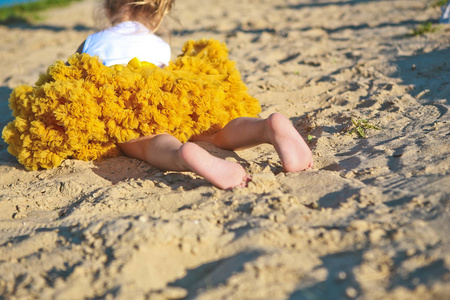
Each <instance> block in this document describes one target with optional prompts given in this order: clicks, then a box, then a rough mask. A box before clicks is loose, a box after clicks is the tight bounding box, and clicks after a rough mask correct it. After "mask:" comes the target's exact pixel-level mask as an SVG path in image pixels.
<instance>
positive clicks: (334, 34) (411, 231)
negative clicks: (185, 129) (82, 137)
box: [0, 0, 450, 300]
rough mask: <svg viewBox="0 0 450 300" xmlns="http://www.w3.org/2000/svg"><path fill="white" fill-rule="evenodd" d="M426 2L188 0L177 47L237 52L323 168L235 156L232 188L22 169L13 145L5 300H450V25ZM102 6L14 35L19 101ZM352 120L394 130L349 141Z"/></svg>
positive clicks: (1, 180)
mask: <svg viewBox="0 0 450 300" xmlns="http://www.w3.org/2000/svg"><path fill="white" fill-rule="evenodd" d="M432 3H434V1H426V0H417V1H416V0H409V1H401V0H398V1H397V0H387V1H382V0H372V1H370V0H366V1H364V0H359V1H358V0H341V1H338V0H317V1H314V0H303V1H300V0H297V1H294V0H277V1H267V0H266V1H264V0H228V1H195V0H179V1H177V3H176V8H175V10H174V11H173V13H172V17H171V18H168V19H166V22H165V26H164V28H163V30H162V31H161V35H162V37H163V38H164V39H165V40H166V41H168V42H169V43H170V44H171V45H172V49H173V57H176V55H177V54H178V53H179V52H180V50H181V47H182V45H183V43H184V42H185V41H186V40H188V39H199V38H216V39H219V40H221V41H224V42H226V43H227V45H228V48H229V49H230V57H231V59H233V60H235V61H237V65H238V68H239V70H240V71H241V73H242V77H243V80H244V82H245V83H246V84H247V85H248V87H249V90H250V93H251V94H252V95H253V96H255V97H257V98H258V99H259V100H260V101H261V103H262V106H263V111H262V113H261V116H263V117H266V116H268V115H269V114H270V113H272V112H281V113H283V114H285V115H286V116H288V117H289V118H290V119H291V120H292V122H293V123H294V124H295V126H296V128H297V129H298V130H299V132H300V133H301V134H302V135H303V136H304V137H305V138H307V136H308V135H310V136H311V138H312V139H311V140H310V141H309V144H310V146H311V148H312V149H313V152H314V159H315V166H314V169H313V170H309V171H305V172H302V173H299V174H284V173H282V172H281V171H282V168H281V165H280V163H279V161H278V157H277V155H276V153H275V152H274V150H273V149H272V148H271V147H269V146H266V145H262V146H259V147H256V148H253V149H250V150H245V151H239V152H236V153H233V152H229V151H223V150H219V149H216V148H214V147H212V146H210V145H207V144H202V145H203V146H205V147H206V148H207V149H208V150H209V151H211V152H212V153H214V154H215V155H218V156H220V157H224V158H226V159H229V160H234V161H238V162H240V163H241V164H242V165H243V166H244V167H245V168H246V169H247V170H248V172H249V173H250V174H252V176H253V181H252V182H251V183H250V184H249V186H248V187H247V188H244V189H236V190H232V191H221V190H219V189H216V188H214V187H213V186H211V185H210V184H209V183H208V182H206V181H205V180H203V179H201V178H199V177H196V176H194V175H193V174H191V173H167V172H166V173H164V172H161V171H159V170H157V169H155V168H153V167H151V166H149V165H147V164H145V163H143V162H140V161H137V160H134V159H130V158H127V157H119V158H115V159H107V160H104V161H100V162H82V161H75V160H67V161H65V162H64V163H63V165H62V166H61V167H58V168H56V169H53V170H46V171H33V172H28V171H25V170H24V168H23V167H22V166H21V165H19V164H18V163H17V162H16V160H15V159H14V157H12V156H10V155H9V154H8V153H7V151H6V146H7V145H6V144H5V143H4V142H3V141H2V142H1V144H0V299H113V298H116V299H184V298H186V299H421V300H422V299H449V297H450V238H449V233H450V218H449V210H450V202H449V200H450V175H449V173H450V142H449V135H450V126H449V113H448V108H449V96H450V27H449V26H448V25H447V26H444V25H442V26H439V27H438V29H437V30H436V31H435V32H432V33H427V34H425V35H420V36H412V35H411V33H412V31H413V30H414V29H415V28H417V27H418V26H419V25H420V24H423V23H424V22H427V21H436V20H438V18H439V16H440V14H441V12H440V9H439V7H433V6H432V5H431V4H432ZM97 5H98V3H97V2H96V1H94V0H85V1H83V2H80V3H75V4H73V5H71V6H70V7H68V8H64V9H55V10H50V11H48V12H47V13H46V14H45V15H46V19H45V20H44V21H40V22H37V23H33V24H31V25H27V24H18V23H15V24H14V23H13V24H8V25H0V70H1V71H0V109H1V114H0V125H1V127H3V126H5V125H6V124H7V122H9V121H10V120H11V116H10V111H9V109H8V97H9V94H10V92H11V90H12V89H13V88H14V87H15V86H17V85H19V84H33V83H34V82H35V81H36V80H37V78H38V75H39V73H41V72H44V71H45V70H46V68H47V66H49V65H50V64H52V63H53V62H54V61H55V60H57V59H62V60H65V59H67V57H68V56H69V55H70V54H72V53H73V52H74V51H75V49H76V48H77V47H78V45H79V44H80V43H81V42H82V41H83V40H84V39H85V38H86V37H87V35H88V34H90V33H92V32H94V31H95V30H96V23H95V21H94V20H93V17H92V16H93V12H94V11H95V10H96V7H97ZM351 118H355V119H367V120H368V121H369V122H370V124H373V125H376V126H379V127H381V128H382V130H368V131H367V133H368V138H366V139H363V138H358V136H357V135H355V134H349V133H348V130H351V129H352V127H351V121H350V119H351Z"/></svg>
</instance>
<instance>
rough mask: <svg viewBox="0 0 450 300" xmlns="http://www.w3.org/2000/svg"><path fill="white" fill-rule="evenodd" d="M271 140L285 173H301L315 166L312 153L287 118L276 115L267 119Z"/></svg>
mask: <svg viewBox="0 0 450 300" xmlns="http://www.w3.org/2000/svg"><path fill="white" fill-rule="evenodd" d="M267 124H268V125H269V128H270V129H271V130H270V132H269V139H270V141H271V143H272V145H273V146H274V147H275V150H276V151H277V152H278V155H279V156H280V159H281V163H282V164H283V169H284V171H285V172H300V171H303V170H305V169H308V168H312V166H313V157H312V152H311V150H310V149H309V147H308V145H307V144H306V142H305V140H303V138H302V136H301V135H300V134H299V133H298V131H297V130H296V129H295V128H294V126H292V124H291V122H290V121H289V119H287V118H286V117H285V116H283V115H281V114H278V113H274V114H272V115H270V116H269V117H268V118H267Z"/></svg>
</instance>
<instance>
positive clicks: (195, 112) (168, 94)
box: [2, 40, 261, 170]
mask: <svg viewBox="0 0 450 300" xmlns="http://www.w3.org/2000/svg"><path fill="white" fill-rule="evenodd" d="M9 101H10V108H11V109H12V111H13V112H12V114H13V116H14V117H15V119H14V120H13V121H12V122H10V123H9V124H8V125H7V126H6V127H5V128H4V129H3V132H2V137H3V139H4V140H5V141H6V143H8V145H9V147H8V152H9V153H11V154H12V155H14V156H16V157H17V159H18V161H19V162H20V163H21V164H23V165H24V166H25V167H26V168H27V169H29V170H36V169H39V168H46V169H48V168H53V167H56V166H58V165H60V164H61V162H62V161H63V160H64V159H66V158H75V159H81V160H95V159H98V158H102V157H113V156H117V155H119V154H120V151H119V148H118V147H117V143H124V142H127V141H129V140H131V139H135V138H138V137H140V136H145V135H151V134H159V133H168V134H171V135H173V136H175V137H176V138H178V139H179V140H180V141H181V142H186V141H187V140H189V139H190V138H191V137H193V136H196V135H203V134H211V133H214V132H216V131H218V130H220V129H221V128H222V127H223V126H225V125H226V124H227V123H228V122H229V121H231V120H233V119H235V118H237V117H242V116H250V117H255V116H256V115H257V114H258V113H259V112H260V110H261V107H260V105H259V103H258V101H257V100H256V99H255V98H253V97H251V96H249V95H248V92H247V88H246V86H245V85H244V83H243V82H242V80H241V75H240V73H239V71H238V70H237V69H236V66H235V63H234V62H233V61H231V60H229V59H228V50H227V48H226V46H225V45H224V44H221V43H220V42H218V41H216V40H200V41H196V42H194V41H188V42H187V43H186V44H185V45H184V47H183V53H182V54H181V55H180V56H179V57H178V58H177V59H176V60H175V61H172V62H170V64H169V66H167V67H165V68H163V69H161V68H158V67H155V66H154V65H152V64H150V63H145V62H140V61H139V60H138V59H133V60H131V61H130V63H129V64H128V66H119V65H117V66H111V67H106V66H104V65H103V64H102V63H101V62H100V61H99V60H98V58H97V57H90V56H89V55H87V54H78V53H77V54H74V55H72V56H71V57H69V59H68V64H67V65H66V64H65V62H63V61H57V62H56V63H55V64H53V65H51V66H50V67H49V68H48V70H47V72H46V73H45V74H41V76H40V77H39V80H38V81H37V82H36V84H35V86H33V87H32V86H29V85H22V86H19V87H17V88H15V89H14V90H13V91H12V93H11V96H10V99H9Z"/></svg>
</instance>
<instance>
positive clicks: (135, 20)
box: [78, 0, 313, 189]
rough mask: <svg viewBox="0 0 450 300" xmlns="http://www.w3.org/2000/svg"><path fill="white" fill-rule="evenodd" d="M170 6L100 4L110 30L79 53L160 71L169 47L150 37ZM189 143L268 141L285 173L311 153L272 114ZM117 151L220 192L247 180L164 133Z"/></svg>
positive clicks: (170, 0) (121, 1)
mask: <svg viewBox="0 0 450 300" xmlns="http://www.w3.org/2000/svg"><path fill="white" fill-rule="evenodd" d="M173 4H174V0H142V1H134V0H105V9H106V11H107V15H108V17H109V20H110V21H111V23H112V25H113V27H111V28H108V29H106V30H103V31H101V32H98V33H95V34H93V35H90V36H89V37H88V38H87V39H86V41H85V42H84V43H83V44H82V45H81V46H80V48H79V49H78V52H80V53H81V52H83V53H87V54H90V55H91V56H94V55H97V56H98V57H99V58H101V59H102V60H103V63H104V64H105V65H114V64H126V63H128V62H129V61H130V59H132V58H134V57H138V58H139V59H140V60H143V61H147V62H150V63H153V64H155V65H157V66H160V67H163V66H165V65H168V63H169V60H170V47H169V45H168V44H167V43H165V42H164V41H163V40H162V39H160V38H159V37H157V36H155V35H154V34H153V33H154V32H155V31H156V30H157V29H158V27H159V25H160V24H161V22H162V20H163V18H164V17H165V16H166V15H167V13H168V12H169V11H170V9H171V8H172V6H173ZM191 141H206V142H210V143H212V144H214V145H215V146H217V147H219V148H222V149H227V150H238V149H243V148H247V147H252V146H255V145H258V144H262V143H270V144H272V145H273V146H274V147H275V150H276V151H277V153H278V154H279V156H280V159H281V162H282V164H283V168H284V171H285V172H299V171H302V170H305V169H307V168H310V167H312V164H313V161H312V153H311V150H310V149H309V147H308V146H307V144H306V143H305V141H304V140H303V139H302V137H301V136H300V134H299V133H298V132H297V130H296V129H295V128H294V127H293V126H292V124H291V123H290V121H289V120H288V119H287V118H285V117H284V116H282V115H281V114H278V113H275V114H272V115H271V116H269V117H268V118H267V119H259V118H249V117H240V118H236V119H234V120H232V121H231V122H229V123H228V124H227V125H226V126H225V127H224V128H222V129H221V130H219V131H218V132H216V133H214V134H211V135H200V136H196V137H194V138H191ZM119 147H120V149H121V150H122V151H123V152H124V153H125V154H126V155H128V156H131V157H134V158H138V159H140V160H143V161H146V162H147V163H149V164H151V165H153V166H155V167H157V168H160V169H162V170H167V171H192V172H194V173H196V174H198V175H200V176H202V177H204V178H205V179H207V180H208V181H210V182H211V183H212V184H213V185H215V186H216V187H218V188H221V189H228V188H233V187H244V186H245V185H246V183H247V181H248V180H249V176H248V175H247V173H246V172H245V170H244V168H243V167H242V166H241V165H239V164H238V163H235V162H230V161H226V160H223V159H220V158H217V157H215V156H212V155H211V154H209V152H207V151H206V150H204V149H203V148H201V147H200V146H198V145H197V144H195V143H192V142H186V143H184V144H182V143H181V142H180V141H178V139H176V138H175V137H173V136H171V135H169V134H155V135H150V136H142V137H140V138H137V139H134V140H131V141H128V142H126V143H122V144H120V145H119Z"/></svg>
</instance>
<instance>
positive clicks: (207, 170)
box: [178, 142, 250, 189]
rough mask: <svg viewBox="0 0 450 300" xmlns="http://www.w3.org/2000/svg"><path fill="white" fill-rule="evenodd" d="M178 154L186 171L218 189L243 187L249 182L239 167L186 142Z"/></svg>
mask: <svg viewBox="0 0 450 300" xmlns="http://www.w3.org/2000/svg"><path fill="white" fill-rule="evenodd" d="M178 153H179V156H180V158H181V159H182V160H183V161H184V162H185V164H186V166H187V167H188V169H190V170H191V171H192V172H194V173H196V174H198V175H200V176H202V177H204V178H205V179H206V180H208V181H209V182H211V183H212V184H214V185H215V186H216V187H218V188H220V189H230V188H234V187H245V186H246V185H247V182H248V181H249V180H250V178H249V177H248V175H247V173H246V172H245V170H244V168H243V167H242V166H241V165H239V164H238V163H235V162H231V161H226V160H224V159H220V158H218V157H215V156H213V155H211V154H209V152H208V151H206V150H205V149H203V148H202V147H200V146H198V145H197V144H194V143H190V142H187V143H185V144H183V145H182V146H181V147H180V150H179V152H178Z"/></svg>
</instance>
